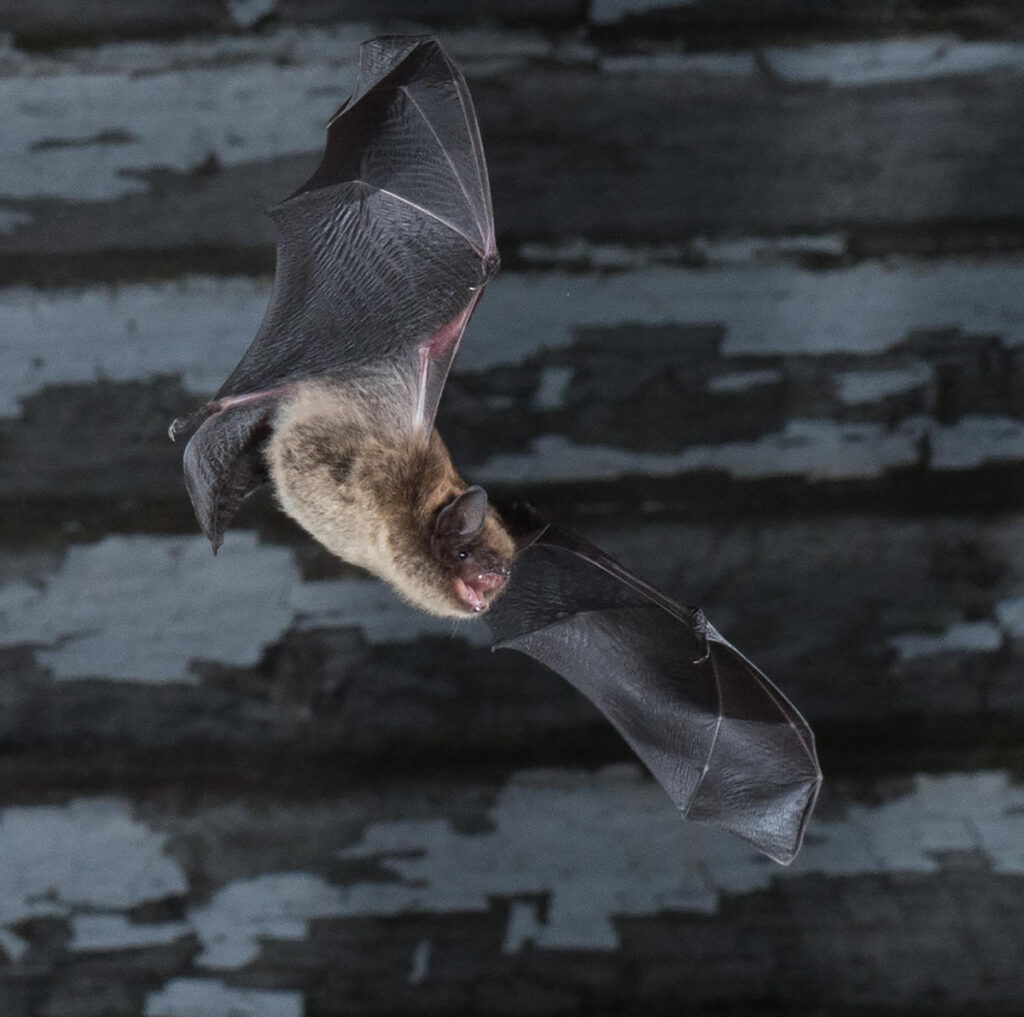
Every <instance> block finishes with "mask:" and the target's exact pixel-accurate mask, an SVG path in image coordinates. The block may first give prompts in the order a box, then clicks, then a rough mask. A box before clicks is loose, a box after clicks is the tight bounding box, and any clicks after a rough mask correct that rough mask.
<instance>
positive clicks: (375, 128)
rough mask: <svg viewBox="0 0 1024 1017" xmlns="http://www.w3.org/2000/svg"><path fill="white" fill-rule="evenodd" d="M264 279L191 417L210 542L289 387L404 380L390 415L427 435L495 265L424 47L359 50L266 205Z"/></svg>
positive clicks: (473, 164) (481, 178)
mask: <svg viewBox="0 0 1024 1017" xmlns="http://www.w3.org/2000/svg"><path fill="white" fill-rule="evenodd" d="M270 215H271V216H272V218H273V219H274V222H275V224H276V225H277V230H278V243H277V270H276V273H275V277H274V285H273V290H272V292H271V296H270V302H269V305H268V307H267V310H266V314H265V315H264V318H263V322H262V324H261V325H260V328H259V332H258V333H257V335H256V338H255V339H254V340H253V342H252V345H251V346H250V347H249V349H248V351H247V352H246V354H245V356H244V357H243V358H242V360H241V362H240V363H239V364H238V366H237V367H236V368H235V369H234V371H232V372H231V375H230V376H229V377H228V379H227V381H226V382H225V383H224V384H223V386H222V387H221V389H220V391H219V392H218V393H217V395H216V397H215V398H214V399H213V400H212V401H211V402H210V403H208V404H207V405H206V406H204V407H203V408H202V409H200V410H199V412H198V413H197V414H194V415H193V416H192V417H190V418H183V419H182V420H179V421H175V423H174V424H172V425H171V433H172V436H174V434H176V433H180V432H183V431H186V430H188V429H189V428H190V427H191V426H194V425H195V424H197V423H199V422H200V421H203V423H202V426H201V427H200V428H199V430H198V431H197V433H196V434H195V436H194V437H193V438H192V440H191V441H190V442H189V447H188V450H187V451H186V455H185V470H186V478H187V480H188V486H189V492H190V494H191V496H192V499H193V504H194V506H195V509H196V514H197V516H198V517H199V522H200V525H201V526H202V527H203V530H204V532H205V533H206V535H207V536H208V537H209V538H210V539H211V540H212V541H213V543H214V546H215V547H216V546H217V545H218V544H219V543H220V541H221V538H222V535H223V532H224V529H225V528H226V526H227V524H228V522H229V521H230V519H231V516H232V515H233V514H234V512H235V511H236V510H237V508H238V506H239V505H240V504H241V502H242V500H243V499H244V498H245V497H246V496H247V495H248V494H249V493H251V491H252V490H254V489H255V488H256V487H258V486H259V485H260V484H261V483H262V482H263V481H264V480H265V474H264V472H263V468H262V462H261V460H260V457H259V455H258V454H256V451H255V449H256V445H257V443H258V441H259V440H260V439H261V437H263V436H265V432H266V423H267V420H268V419H269V416H270V414H271V412H272V409H273V405H274V400H275V398H276V397H278V396H280V395H281V394H283V393H284V392H286V391H287V389H288V386H289V385H290V384H291V383H293V382H296V381H299V380H303V379H309V378H316V377H330V376H335V377H337V376H343V375H351V374H352V373H354V372H358V371H361V370H364V369H365V370H374V369H375V368H379V367H386V369H387V370H388V371H389V372H391V373H393V372H395V371H398V372H402V373H406V374H407V375H408V379H409V386H408V389H409V391H410V392H415V393H416V397H415V398H414V399H410V404H409V405H408V406H407V407H396V416H403V415H404V416H406V417H407V419H408V426H409V427H410V429H418V430H421V431H422V432H423V434H424V436H427V435H429V433H430V430H431V428H432V427H433V421H434V414H435V412H436V410H437V403H438V400H439V398H440V395H441V390H442V388H443V387H444V381H445V378H446V376H447V373H448V368H449V366H450V365H451V361H452V359H453V357H454V356H455V352H456V350H457V349H458V345H459V341H460V339H461V337H462V332H463V329H464V328H465V327H466V323H467V322H468V320H469V317H470V315H471V314H472V312H473V308H474V307H475V306H476V302H477V300H478V299H479V297H480V294H481V292H482V290H483V286H484V284H485V283H486V282H487V280H488V279H489V278H490V276H491V275H493V273H494V271H495V270H496V268H497V264H498V256H497V251H496V248H495V245H494V222H493V215H492V211H491V197H490V189H489V185H488V181H487V169H486V165H485V163H484V155H483V147H482V145H481V142H480V133H479V130H478V128H477V123H476V117H475V114H474V112H473V104H472V101H471V100H470V96H469V90H468V89H467V87H466V83H465V81H464V80H463V78H462V75H461V74H460V73H459V72H458V70H457V69H456V68H455V66H454V65H453V64H452V62H451V60H449V58H448V56H447V55H446V54H445V52H444V50H443V49H442V48H441V46H440V44H439V43H438V42H437V40H436V39H433V38H429V37H425V38H416V37H413V38H408V37H384V38H379V39H374V40H372V41H371V42H368V43H365V44H364V45H363V47H362V50H361V52H360V66H359V77H358V80H357V83H356V89H355V92H354V94H353V96H352V98H351V99H350V100H349V102H348V103H347V104H346V105H345V106H343V107H342V108H341V109H340V110H339V111H338V112H337V113H336V114H335V115H334V117H333V118H332V120H331V121H330V123H329V124H328V128H327V146H326V149H325V151H324V155H323V159H322V161H321V163H320V166H319V167H318V168H317V170H316V172H315V173H314V174H313V176H312V177H310V179H309V180H308V181H307V182H306V183H305V184H303V186H302V187H300V188H299V189H298V190H297V191H296V192H295V193H294V194H293V195H292V196H291V197H290V198H288V199H287V200H286V201H284V202H282V204H280V205H277V206H276V207H275V208H273V209H271V210H270Z"/></svg>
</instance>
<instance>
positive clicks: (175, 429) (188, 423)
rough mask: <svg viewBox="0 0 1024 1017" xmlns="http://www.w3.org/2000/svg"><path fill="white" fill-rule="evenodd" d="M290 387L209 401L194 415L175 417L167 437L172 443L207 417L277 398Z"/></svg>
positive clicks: (290, 388) (283, 386)
mask: <svg viewBox="0 0 1024 1017" xmlns="http://www.w3.org/2000/svg"><path fill="white" fill-rule="evenodd" d="M292 387H293V386H291V385H281V386H279V387H278V388H268V389H264V390H263V391H262V392H249V393H246V394H245V395H237V396H224V397H223V398H221V399H211V400H210V402H208V403H207V404H206V405H205V406H200V407H199V409H198V410H196V412H195V413H190V414H189V415H188V416H187V417H175V418H174V420H172V421H171V426H170V427H169V428H167V436H168V437H169V438H170V439H171V441H174V440H175V439H176V438H177V437H178V435H179V434H185V433H186V432H187V431H191V430H192V429H193V428H195V427H197V426H198V425H199V424H201V423H202V422H203V421H204V420H206V419H207V418H208V417H213V416H216V415H217V414H218V413H223V412H224V411H225V410H230V409H231V407H233V406H244V405H245V404H246V403H254V402H257V401H258V400H260V399H272V398H277V397H278V396H282V395H285V393H287V392H290V391H291V390H292Z"/></svg>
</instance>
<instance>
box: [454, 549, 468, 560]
mask: <svg viewBox="0 0 1024 1017" xmlns="http://www.w3.org/2000/svg"><path fill="white" fill-rule="evenodd" d="M457 553H458V556H459V560H460V561H465V560H466V559H467V558H468V557H469V548H468V547H460V548H459V550H458V552H457Z"/></svg>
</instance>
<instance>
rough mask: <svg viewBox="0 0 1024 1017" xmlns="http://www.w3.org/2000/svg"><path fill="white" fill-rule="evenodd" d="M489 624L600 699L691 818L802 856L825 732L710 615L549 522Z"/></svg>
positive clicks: (774, 853) (506, 643)
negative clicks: (814, 730)
mask: <svg viewBox="0 0 1024 1017" xmlns="http://www.w3.org/2000/svg"><path fill="white" fill-rule="evenodd" d="M486 619H487V621H488V622H489V624H490V626H491V629H492V631H493V632H494V636H495V645H496V646H498V647H508V648H510V649H515V650H520V651H522V652H523V653H527V654H529V655H530V656H531V657H535V658H536V659H537V660H539V661H541V663H543V664H546V665H547V666H548V667H550V668H552V670H554V671H557V672H558V673H559V674H560V675H562V677H564V678H566V679H567V680H568V681H569V682H570V683H571V684H572V685H574V686H575V687H576V688H577V689H579V691H580V692H582V693H583V694H584V695H585V696H587V698H589V699H590V700H591V701H592V702H593V703H594V704H595V705H596V706H597V707H598V708H599V709H600V710H601V711H602V712H603V713H604V714H605V715H606V716H607V717H608V719H609V720H610V721H611V722H612V724H614V726H615V727H616V728H617V729H618V731H619V732H620V733H621V734H622V736H623V737H624V738H625V740H626V741H627V742H628V743H629V745H630V746H631V747H632V749H633V750H634V751H635V752H636V754H637V755H638V756H639V757H640V759H641V760H643V762H644V763H645V764H646V765H647V767H648V768H649V769H650V771H651V773H652V774H653V775H654V776H655V777H656V778H657V780H658V781H659V782H660V783H661V784H662V786H663V787H664V788H665V790H666V791H667V792H668V794H669V796H670V797H671V798H672V800H673V801H674V802H675V803H676V805H677V806H678V808H679V809H680V810H681V811H682V813H683V815H684V816H685V817H686V818H688V819H694V820H699V821H702V822H706V823H712V824H715V825H717V826H721V827H724V828H725V829H727V830H729V831H731V832H732V833H735V834H737V835H739V836H740V837H742V838H744V839H745V840H747V841H749V842H750V843H752V844H754V845H755V846H756V847H757V848H759V849H760V850H761V851H763V852H764V853H765V854H767V855H768V856H770V857H771V858H773V859H775V860H776V861H779V862H782V863H783V864H786V863H788V862H790V861H792V859H793V857H794V856H795V855H796V852H797V851H798V850H799V847H800V843H801V840H802V838H803V831H804V826H805V825H806V822H807V819H808V818H809V816H810V812H811V809H812V808H813V805H814V801H815V798H816V797H817V793H818V788H819V787H820V784H821V771H820V770H819V768H818V761H817V756H816V754H815V749H814V736H813V735H812V734H811V731H810V728H809V727H808V726H807V723H806V721H804V719H803V717H801V716H800V714H799V713H798V712H797V711H796V709H795V708H794V707H793V706H792V705H791V704H790V703H789V701H788V700H787V699H786V698H785V696H783V695H782V693H781V692H779V690H778V689H777V688H775V686H774V685H772V683H771V682H770V681H769V680H768V679H767V678H766V677H765V676H764V675H763V674H762V673H761V672H760V671H759V670H758V669H757V668H756V667H754V665H753V664H751V663H750V661H748V660H747V659H746V658H745V657H744V656H743V655H742V654H740V653H739V652H738V651H737V650H736V649H735V648H734V647H733V646H731V645H730V644H729V643H727V642H726V641H725V640H724V639H722V637H721V636H720V635H719V634H718V632H716V631H715V629H714V628H713V627H712V626H711V625H709V624H708V623H707V621H706V620H705V619H704V616H703V613H702V612H701V611H699V610H697V609H695V608H688V607H683V606H682V605H679V604H676V603H675V602H674V601H671V600H669V599H668V598H667V597H664V596H663V595H662V594H660V593H658V592H657V591H655V590H653V588H651V587H650V586H648V585H647V584H646V583H644V582H643V581H642V580H640V579H638V578H637V577H635V576H633V575H632V574H631V573H629V572H628V571H627V570H626V569H624V568H623V567H622V566H621V565H619V564H618V563H617V562H615V561H614V560H613V559H611V558H610V557H609V556H607V555H605V554H604V553H603V552H601V551H600V550H598V549H597V548H595V547H593V546H592V545H590V544H587V543H586V542H585V541H583V540H581V539H580V538H579V537H577V536H576V535H575V534H572V533H570V532H568V531H566V530H559V529H556V528H554V527H549V528H548V529H547V530H545V531H544V532H543V533H542V534H541V535H540V537H539V538H538V539H537V540H535V541H534V543H532V544H531V545H529V546H528V547H526V548H525V549H524V550H523V551H521V552H520V555H519V558H518V559H517V561H516V565H515V568H514V570H513V574H512V578H511V581H510V583H509V587H508V589H507V590H506V592H505V593H504V594H503V595H502V596H501V597H500V598H499V599H498V600H497V601H495V603H494V605H493V606H492V607H491V609H490V611H489V612H488V614H487V615H486Z"/></svg>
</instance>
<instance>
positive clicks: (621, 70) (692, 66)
mask: <svg viewBox="0 0 1024 1017" xmlns="http://www.w3.org/2000/svg"><path fill="white" fill-rule="evenodd" d="M599 62H600V66H601V70H602V71H605V72H606V73H608V74H699V75H702V76H709V75H710V76H715V75H721V76H722V77H727V78H749V77H752V76H753V75H754V74H756V73H757V61H756V60H755V59H754V55H753V54H752V53H643V54H624V55H621V56H605V57H601V59H600V61H599Z"/></svg>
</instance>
